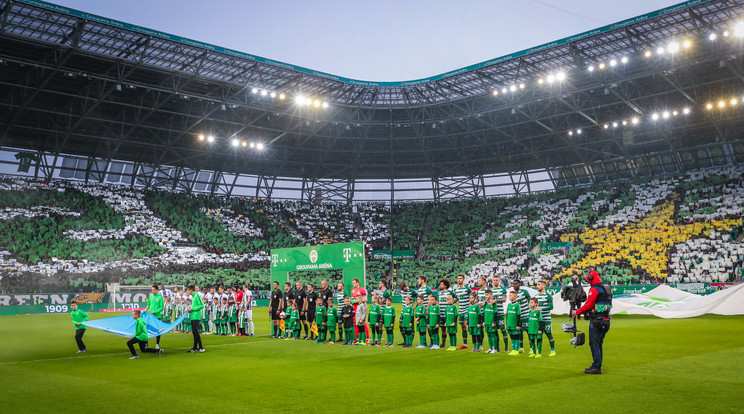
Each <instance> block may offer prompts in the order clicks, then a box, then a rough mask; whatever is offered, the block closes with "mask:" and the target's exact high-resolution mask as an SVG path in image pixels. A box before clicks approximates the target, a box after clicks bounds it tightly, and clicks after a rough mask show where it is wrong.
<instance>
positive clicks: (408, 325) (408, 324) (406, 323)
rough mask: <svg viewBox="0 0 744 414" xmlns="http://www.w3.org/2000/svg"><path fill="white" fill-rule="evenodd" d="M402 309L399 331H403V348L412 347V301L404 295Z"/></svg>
mask: <svg viewBox="0 0 744 414" xmlns="http://www.w3.org/2000/svg"><path fill="white" fill-rule="evenodd" d="M404 302H405V303H404V304H403V309H402V310H401V311H400V331H401V332H402V333H403V348H412V347H413V303H412V300H411V297H410V296H406V298H405V300H404Z"/></svg>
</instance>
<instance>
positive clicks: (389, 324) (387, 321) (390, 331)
mask: <svg viewBox="0 0 744 414" xmlns="http://www.w3.org/2000/svg"><path fill="white" fill-rule="evenodd" d="M385 302H386V304H385V307H384V308H382V324H383V325H384V326H385V333H386V334H387V344H385V346H386V347H388V348H392V346H393V340H394V339H395V337H394V336H395V333H394V329H395V308H394V307H393V299H392V298H387V299H386V301H385Z"/></svg>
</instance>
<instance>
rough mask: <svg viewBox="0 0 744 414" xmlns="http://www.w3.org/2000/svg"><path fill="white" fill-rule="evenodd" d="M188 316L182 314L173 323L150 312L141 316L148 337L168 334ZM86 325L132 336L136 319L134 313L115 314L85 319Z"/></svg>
mask: <svg viewBox="0 0 744 414" xmlns="http://www.w3.org/2000/svg"><path fill="white" fill-rule="evenodd" d="M185 317H186V314H183V315H181V317H180V318H178V319H176V320H175V321H173V323H165V322H162V321H160V320H159V319H158V318H156V317H154V316H152V315H150V314H149V313H145V312H142V314H141V315H140V318H142V319H144V320H145V323H146V324H147V337H148V338H154V337H156V336H160V335H164V334H167V333H168V332H170V331H172V330H173V329H175V328H176V327H177V326H178V325H179V324H180V323H181V322H182V321H183V319H184V318H185ZM85 326H88V327H91V328H96V329H100V330H102V331H105V332H111V333H113V334H117V335H121V336H126V337H127V338H131V337H133V336H134V330H135V328H134V319H133V318H132V315H122V316H113V317H111V318H103V319H95V320H87V321H85Z"/></svg>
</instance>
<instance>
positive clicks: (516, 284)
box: [512, 279, 532, 352]
mask: <svg viewBox="0 0 744 414" xmlns="http://www.w3.org/2000/svg"><path fill="white" fill-rule="evenodd" d="M521 287H522V281H521V280H519V279H514V280H512V289H514V291H515V292H517V302H519V309H520V310H521V311H522V315H521V317H520V319H519V320H520V322H521V323H522V325H521V329H520V330H519V344H520V345H522V347H524V334H525V333H526V332H527V322H528V321H529V313H530V294H529V293H528V292H527V291H526V290H524V289H521ZM519 352H524V348H519ZM530 352H532V351H530Z"/></svg>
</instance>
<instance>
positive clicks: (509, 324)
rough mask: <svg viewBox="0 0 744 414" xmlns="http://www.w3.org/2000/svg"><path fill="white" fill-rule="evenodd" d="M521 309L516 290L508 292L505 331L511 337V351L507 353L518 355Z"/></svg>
mask: <svg viewBox="0 0 744 414" xmlns="http://www.w3.org/2000/svg"><path fill="white" fill-rule="evenodd" d="M521 319H522V310H521V309H520V307H519V302H517V292H516V291H514V290H512V291H511V292H509V304H508V305H506V332H507V333H508V334H509V337H510V338H511V342H512V347H511V349H512V350H511V352H509V353H508V354H507V355H511V356H514V355H519V346H520V343H519V342H520V341H519V340H520V334H519V333H520V331H521V330H522V323H521V322H522V321H521Z"/></svg>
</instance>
